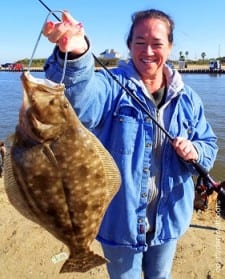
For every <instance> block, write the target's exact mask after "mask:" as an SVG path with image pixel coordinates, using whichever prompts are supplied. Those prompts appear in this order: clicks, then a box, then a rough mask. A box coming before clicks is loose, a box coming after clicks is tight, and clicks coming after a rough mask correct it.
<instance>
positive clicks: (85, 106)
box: [44, 47, 114, 129]
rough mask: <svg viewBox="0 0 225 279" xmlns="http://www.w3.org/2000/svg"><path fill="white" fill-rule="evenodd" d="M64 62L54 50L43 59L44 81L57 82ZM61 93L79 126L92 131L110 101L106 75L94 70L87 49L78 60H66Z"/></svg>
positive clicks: (106, 110)
mask: <svg viewBox="0 0 225 279" xmlns="http://www.w3.org/2000/svg"><path fill="white" fill-rule="evenodd" d="M63 66H64V59H62V58H61V57H60V55H59V50H58V48H57V47H56V48H55V49H54V51H53V54H52V55H51V56H50V57H49V58H48V59H47V61H46V64H45V67H44V70H45V74H46V78H47V79H50V80H52V81H54V82H60V80H61V78H62V75H63ZM63 83H64V84H65V87H66V91H65V94H66V96H67V98H68V99H69V101H70V103H71V105H72V106H73V108H74V110H75V111H76V113H77V115H78V117H79V118H80V120H81V121H82V123H83V124H84V125H85V126H86V127H88V128H90V129H92V128H94V127H96V126H97V125H99V123H100V122H101V121H102V119H104V117H106V116H107V114H108V112H109V111H110V109H111V106H112V102H113V99H114V96H113V88H112V80H111V79H110V77H109V76H107V73H105V72H104V71H103V70H102V71H96V70H95V65H94V57H93V55H92V53H91V50H90V48H89V49H88V51H87V52H86V53H84V54H83V55H82V56H80V57H79V58H76V59H74V60H68V61H67V64H66V70H65V77H64V80H63Z"/></svg>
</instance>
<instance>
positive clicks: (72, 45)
mask: <svg viewBox="0 0 225 279" xmlns="http://www.w3.org/2000/svg"><path fill="white" fill-rule="evenodd" d="M42 31H43V34H44V36H46V37H47V38H48V39H49V41H50V42H52V43H55V44H57V45H58V47H59V49H60V51H62V52H70V53H72V54H74V55H75V56H76V55H81V54H83V53H84V52H85V51H86V50H87V49H88V44H87V42H86V40H85V36H84V28H83V25H82V24H81V23H80V22H78V21H76V20H75V19H74V18H73V17H72V16H71V15H70V14H69V13H68V12H65V11H64V12H63V14H62V21H61V22H58V23H54V22H52V21H48V22H46V24H45V25H44V27H43V30H42Z"/></svg>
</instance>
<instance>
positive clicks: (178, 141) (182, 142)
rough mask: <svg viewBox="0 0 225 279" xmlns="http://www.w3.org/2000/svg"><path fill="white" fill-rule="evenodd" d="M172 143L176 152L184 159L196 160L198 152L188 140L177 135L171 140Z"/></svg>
mask: <svg viewBox="0 0 225 279" xmlns="http://www.w3.org/2000/svg"><path fill="white" fill-rule="evenodd" d="M172 145H173V147H174V149H175V150H176V152H177V154H178V155H179V156H180V157H181V158H182V159H184V160H185V161H189V160H194V161H197V160H198V152H197V150H196V148H195V147H194V145H193V144H192V142H191V141H190V140H188V139H185V138H182V137H177V138H175V139H174V140H173V142H172Z"/></svg>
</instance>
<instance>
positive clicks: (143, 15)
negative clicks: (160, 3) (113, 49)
mask: <svg viewBox="0 0 225 279" xmlns="http://www.w3.org/2000/svg"><path fill="white" fill-rule="evenodd" d="M150 18H157V19H160V20H162V21H164V22H166V23H167V24H168V27H169V34H168V40H169V42H170V43H173V30H174V22H173V20H172V18H171V17H170V16H169V15H167V14H165V13H164V12H162V11H159V10H154V9H150V10H145V11H140V12H136V13H134V14H133V15H132V17H131V20H132V25H131V28H130V31H129V34H128V37H127V46H128V48H129V45H130V43H131V41H132V38H133V31H134V27H135V26H136V25H137V23H139V22H140V21H141V20H144V19H150Z"/></svg>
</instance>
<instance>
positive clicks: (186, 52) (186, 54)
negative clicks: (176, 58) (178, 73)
mask: <svg viewBox="0 0 225 279" xmlns="http://www.w3.org/2000/svg"><path fill="white" fill-rule="evenodd" d="M188 54H189V52H188V51H187V50H186V51H185V56H186V60H188Z"/></svg>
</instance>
